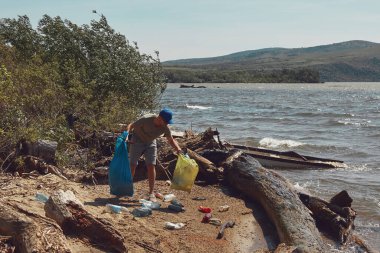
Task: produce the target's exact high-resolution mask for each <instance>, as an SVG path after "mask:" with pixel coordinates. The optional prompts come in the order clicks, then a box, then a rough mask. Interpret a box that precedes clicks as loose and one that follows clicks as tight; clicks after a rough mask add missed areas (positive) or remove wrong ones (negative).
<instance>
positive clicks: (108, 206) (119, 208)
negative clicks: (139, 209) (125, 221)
mask: <svg viewBox="0 0 380 253" xmlns="http://www.w3.org/2000/svg"><path fill="white" fill-rule="evenodd" d="M106 211H107V212H109V213H121V212H125V213H126V212H129V210H128V208H126V207H125V206H118V205H112V204H106Z"/></svg>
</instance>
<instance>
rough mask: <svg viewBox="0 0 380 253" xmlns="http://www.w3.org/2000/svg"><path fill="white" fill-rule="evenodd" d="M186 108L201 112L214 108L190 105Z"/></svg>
mask: <svg viewBox="0 0 380 253" xmlns="http://www.w3.org/2000/svg"><path fill="white" fill-rule="evenodd" d="M186 107H187V108H190V109H199V110H207V109H211V108H212V107H211V106H201V105H188V104H186Z"/></svg>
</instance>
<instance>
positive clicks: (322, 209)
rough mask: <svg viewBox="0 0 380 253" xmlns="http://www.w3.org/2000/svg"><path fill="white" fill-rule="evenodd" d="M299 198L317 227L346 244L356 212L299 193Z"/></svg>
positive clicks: (335, 197)
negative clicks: (310, 213)
mask: <svg viewBox="0 0 380 253" xmlns="http://www.w3.org/2000/svg"><path fill="white" fill-rule="evenodd" d="M343 194H344V193H339V194H338V196H343ZM346 196H347V195H346ZM299 197H300V199H301V201H302V203H304V204H305V206H306V207H307V208H309V209H310V211H311V212H312V213H313V218H314V219H315V220H316V221H317V225H318V227H320V228H321V229H323V230H324V231H326V232H327V233H328V234H329V235H331V236H332V237H333V238H334V239H335V240H337V241H338V242H340V243H342V244H344V243H346V241H347V239H348V236H349V235H350V233H351V231H352V229H353V227H354V220H355V217H356V212H355V211H354V210H353V209H352V208H350V207H341V206H338V205H335V204H331V203H328V202H327V201H324V200H322V199H320V198H317V197H312V196H309V195H307V194H304V193H299ZM338 198H339V197H337V196H334V198H333V199H335V200H337V199H338ZM338 203H339V202H338ZM350 204H351V203H350Z"/></svg>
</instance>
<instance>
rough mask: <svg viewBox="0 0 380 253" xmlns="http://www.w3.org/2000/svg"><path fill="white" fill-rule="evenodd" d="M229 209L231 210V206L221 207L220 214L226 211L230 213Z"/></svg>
mask: <svg viewBox="0 0 380 253" xmlns="http://www.w3.org/2000/svg"><path fill="white" fill-rule="evenodd" d="M228 209H230V206H229V205H224V206H220V207H219V209H218V211H219V212H225V211H228Z"/></svg>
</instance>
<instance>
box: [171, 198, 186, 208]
mask: <svg viewBox="0 0 380 253" xmlns="http://www.w3.org/2000/svg"><path fill="white" fill-rule="evenodd" d="M170 203H172V204H173V205H176V206H181V207H184V205H182V203H181V202H179V201H178V200H177V199H173V200H172V201H170Z"/></svg>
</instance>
